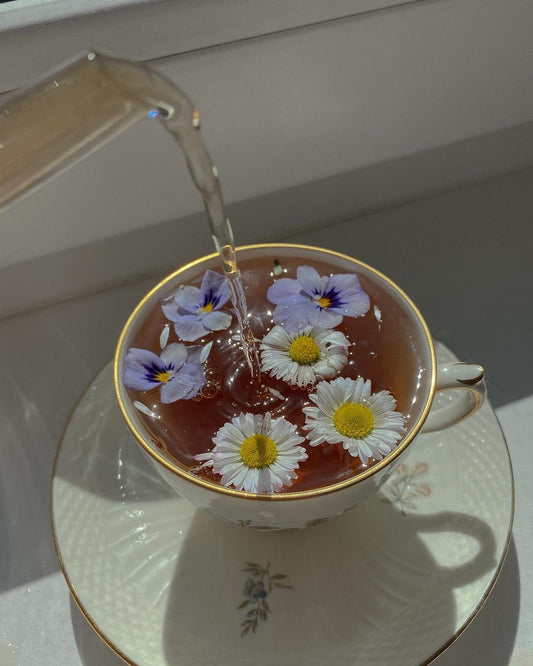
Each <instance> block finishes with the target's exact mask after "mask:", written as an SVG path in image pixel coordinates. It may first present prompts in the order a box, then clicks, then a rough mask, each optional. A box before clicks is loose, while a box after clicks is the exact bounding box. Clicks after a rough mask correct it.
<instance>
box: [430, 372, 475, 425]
mask: <svg viewBox="0 0 533 666" xmlns="http://www.w3.org/2000/svg"><path fill="white" fill-rule="evenodd" d="M450 389H461V391H460V392H457V393H453V394H450V396H449V398H450V399H449V400H448V401H446V403H445V404H440V405H435V404H433V406H432V407H431V411H430V412H429V416H428V418H427V419H426V422H425V423H424V427H423V428H422V432H433V431H434V430H443V429H444V428H449V427H450V426H452V425H455V424H456V423H459V422H460V421H462V420H463V419H466V418H467V416H470V415H471V414H474V412H477V410H478V409H479V408H480V407H481V405H482V404H483V401H484V400H485V397H486V395H487V387H486V385H485V371H484V370H483V368H482V367H481V366H480V365H476V364H474V363H439V365H438V366H437V385H436V387H435V392H436V393H439V392H441V391H449V390H450Z"/></svg>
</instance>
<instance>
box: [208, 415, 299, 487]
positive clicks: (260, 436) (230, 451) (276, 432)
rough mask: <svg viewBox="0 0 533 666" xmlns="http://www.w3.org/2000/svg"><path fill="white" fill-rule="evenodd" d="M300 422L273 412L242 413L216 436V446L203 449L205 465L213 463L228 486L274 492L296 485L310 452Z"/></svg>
mask: <svg viewBox="0 0 533 666" xmlns="http://www.w3.org/2000/svg"><path fill="white" fill-rule="evenodd" d="M303 441H304V439H303V437H300V436H299V435H298V434H297V433H296V426H295V425H292V424H291V423H289V422H288V421H286V420H285V419H284V418H277V419H272V418H271V415H270V414H269V413H267V414H265V415H264V416H263V415H261V414H240V415H239V416H236V417H235V418H233V419H232V420H231V422H230V423H225V424H224V425H223V426H222V428H220V430H219V431H218V432H217V434H216V435H215V437H213V442H214V443H215V446H214V448H213V449H212V450H211V451H209V452H208V453H200V454H199V455H197V456H195V457H196V460H200V461H205V462H204V464H203V465H202V467H212V468H213V471H214V472H216V473H217V474H220V475H221V477H222V479H221V481H222V484H223V485H224V486H234V487H235V488H236V489H237V490H245V491H246V492H250V493H273V492H276V491H278V490H281V488H282V487H283V486H290V485H292V480H293V479H295V478H296V477H297V474H296V473H295V471H294V470H295V469H297V468H298V467H299V463H300V462H301V461H302V460H306V459H307V453H306V451H305V449H304V448H303V447H302V446H299V444H301V443H302V442H303Z"/></svg>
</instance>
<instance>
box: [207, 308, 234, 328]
mask: <svg viewBox="0 0 533 666" xmlns="http://www.w3.org/2000/svg"><path fill="white" fill-rule="evenodd" d="M202 324H203V325H204V326H205V327H206V328H208V329H209V330H210V331H223V330H225V329H226V328H228V327H229V325H230V324H231V315H230V314H229V313H228V312H220V311H219V310H214V311H213V312H208V313H207V314H204V315H202Z"/></svg>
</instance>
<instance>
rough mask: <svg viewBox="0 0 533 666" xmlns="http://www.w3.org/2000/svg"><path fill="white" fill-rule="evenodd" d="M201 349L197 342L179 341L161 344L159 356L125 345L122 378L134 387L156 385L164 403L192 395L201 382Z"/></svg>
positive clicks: (203, 381)
mask: <svg viewBox="0 0 533 666" xmlns="http://www.w3.org/2000/svg"><path fill="white" fill-rule="evenodd" d="M202 352H203V348H202V347H201V346H200V345H194V346H190V347H186V346H185V345H182V344H180V343H179V342H174V343H172V344H170V345H168V346H167V347H165V348H164V349H163V351H162V352H161V356H157V354H154V353H153V352H151V351H148V350H146V349H135V348H132V349H128V353H127V354H126V358H125V359H124V372H123V374H122V380H123V382H124V385H125V386H126V387H127V388H129V389H133V390H134V391H150V390H151V389H154V388H156V387H158V386H159V387H160V395H161V402H164V403H169V402H175V401H176V400H188V399H190V398H194V396H195V395H196V394H197V393H198V392H199V391H200V389H201V388H202V386H203V385H204V383H205V377H204V370H203V368H202V364H201V357H202V355H203V354H202Z"/></svg>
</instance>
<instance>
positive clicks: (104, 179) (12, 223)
mask: <svg viewBox="0 0 533 666" xmlns="http://www.w3.org/2000/svg"><path fill="white" fill-rule="evenodd" d="M19 2H20V3H24V2H25V0H18V1H17V3H13V5H19ZM26 2H27V0H26ZM10 4H11V3H8V5H6V6H5V7H9V5H10ZM30 4H31V3H30ZM52 4H54V3H52ZM58 4H59V5H61V6H62V7H63V8H64V6H65V3H64V2H63V3H61V2H60V3H58ZM74 4H76V3H74ZM119 4H120V3H119ZM215 4H216V6H217V7H218V9H217V10H213V7H214V5H213V4H212V3H210V2H202V3H199V4H198V5H196V3H189V2H179V3H170V5H169V3H167V2H160V3H158V2H155V3H151V5H150V7H148V6H147V5H146V3H139V4H138V5H134V8H133V9H135V10H139V11H140V10H142V12H143V14H142V15H141V16H140V17H139V16H137V18H136V16H135V12H133V14H132V16H131V22H128V21H125V22H124V23H123V30H122V32H121V34H123V35H125V37H124V39H123V45H124V50H125V51H126V55H129V56H132V57H135V56H136V55H137V54H136V52H135V49H133V50H131V36H132V35H138V34H139V33H142V34H143V36H144V37H143V39H142V40H141V41H140V44H139V48H138V53H139V54H140V56H141V57H142V56H144V57H153V56H159V55H160V54H161V51H166V50H167V51H168V49H169V48H170V47H171V46H172V43H171V40H170V36H169V34H168V33H167V31H166V30H164V29H163V28H161V26H160V27H159V32H161V31H163V33H164V34H161V35H159V32H158V30H156V25H155V23H154V17H157V15H158V14H157V11H158V8H160V9H161V10H164V12H167V14H165V17H164V18H165V19H166V20H167V23H168V26H171V25H172V23H171V21H170V19H169V18H168V16H169V15H172V17H173V20H174V21H175V22H176V21H177V23H179V18H180V13H181V15H182V17H183V20H184V25H185V26H186V27H187V28H188V32H187V30H185V32H184V34H185V35H189V38H188V39H189V42H186V48H185V50H187V49H189V47H190V48H191V49H193V50H191V51H189V52H186V53H182V54H181V55H175V56H169V57H163V58H161V59H160V60H157V62H154V66H156V67H157V68H159V69H160V70H161V71H162V72H164V73H165V74H166V75H167V76H169V77H171V78H172V79H174V80H175V81H176V82H179V84H180V85H181V86H182V88H183V89H184V90H185V91H186V92H187V93H188V95H189V96H190V97H191V98H192V99H193V100H194V101H195V102H196V104H197V105H198V107H199V109H200V111H201V113H202V121H203V125H202V126H203V134H204V137H205V139H206V142H207V145H208V148H209V150H210V152H211V154H212V156H213V158H214V160H215V162H216V164H217V166H218V168H219V171H220V173H221V180H222V185H223V188H224V191H225V195H226V199H227V201H228V202H233V203H235V202H240V201H244V200H253V199H254V198H256V197H261V196H264V195H267V194H268V193H275V192H278V191H281V190H286V189H288V188H294V187H295V186H298V185H302V184H306V183H312V182H313V181H317V180H323V179H327V178H331V177H334V176H336V175H338V174H345V173H351V172H357V171H358V170H362V169H365V168H368V167H370V166H371V165H376V164H380V163H382V164H387V163H388V162H390V161H391V160H395V159H399V158H404V157H405V156H409V155H414V154H425V153H427V154H430V153H431V151H432V150H434V149H437V148H439V147H443V146H447V145H449V144H455V143H457V142H461V141H465V140H470V139H473V138H475V137H483V136H491V135H493V134H494V133H498V132H501V131H502V130H505V129H507V130H509V129H513V130H516V129H518V130H519V129H520V127H521V126H524V127H526V128H527V129H528V131H530V128H529V126H528V125H527V123H528V122H530V121H532V120H533V91H532V89H531V85H530V78H531V71H532V70H533V44H532V40H531V25H533V4H532V3H527V2H523V1H521V0H510V1H508V2H505V3H502V2H501V0H435V1H433V0H423V1H422V2H415V3H407V4H403V5H401V6H397V7H393V8H391V9H387V10H383V11H376V12H369V13H362V14H357V15H353V16H350V17H347V18H337V19H336V20H325V19H326V17H327V16H328V15H329V16H333V17H334V18H335V17H336V16H343V15H344V14H346V13H352V14H353V13H354V12H357V11H364V10H365V6H364V5H363V4H362V3H357V2H355V3H350V2H346V1H345V2H340V1H339V2H331V3H325V2H318V1H316V2H312V3H310V4H309V5H305V3H298V2H289V3H288V4H287V7H288V8H289V9H290V11H288V12H287V17H283V11H282V9H281V5H280V4H279V3H275V5H274V9H277V10H278V13H277V14H276V13H275V12H271V13H269V15H268V16H267V15H266V14H265V13H264V5H268V4H269V3H257V5H256V6H255V10H257V12H259V14H257V16H258V17H260V18H262V20H263V21H264V25H263V31H264V32H268V31H274V32H271V34H265V35H264V36H257V37H253V38H248V37H249V36H250V35H256V34H257V31H258V30H260V29H261V27H262V24H261V22H258V20H257V17H256V16H255V15H254V13H253V12H252V13H251V14H250V15H245V16H243V17H242V20H241V22H240V23H239V17H240V14H239V10H240V11H241V12H242V11H243V7H244V5H245V4H246V3H244V4H243V3H239V2H237V1H236V0H235V2H234V1H233V0H228V4H227V7H228V16H229V17H230V18H231V19H232V21H228V20H227V17H226V18H225V16H226V15H225V14H224V11H223V10H222V9H221V7H224V6H225V4H224V2H218V3H215ZM282 4H284V3H282ZM326 5H330V10H329V11H330V13H329V14H327V13H326V11H327V9H325V7H326ZM367 5H368V3H367ZM20 6H22V5H20ZM169 7H170V8H171V9H172V8H173V12H171V11H170V9H169ZM302 8H303V9H302ZM148 9H150V11H151V12H152V14H150V15H148V13H147V10H148ZM350 9H352V11H351V12H350ZM210 10H212V11H216V12H217V13H216V16H215V18H216V20H210V21H208V22H207V27H206V28H203V27H202V29H199V30H198V31H196V32H197V33H198V34H196V37H194V38H193V37H191V36H190V35H191V34H192V35H193V36H194V34H195V32H194V30H192V28H193V27H194V26H195V25H197V26H198V27H199V26H203V25H204V24H203V23H201V14H202V12H207V14H205V16H208V17H209V16H211V17H212V14H210V13H209V11H210ZM297 10H299V11H300V14H298V11H297ZM117 11H118V10H117ZM261 11H262V12H263V14H261ZM168 12H170V14H168ZM308 12H309V13H308ZM113 16H115V15H114V14H113ZM148 16H150V18H148ZM280 17H282V18H280ZM1 18H2V14H1V13H0V19H1ZM4 18H5V16H4ZM19 18H20V16H19ZM115 18H116V17H115ZM317 21H318V23H317ZM298 23H300V24H302V23H303V24H307V23H314V25H309V26H307V25H306V26H302V27H298V28H293V27H292V26H294V25H298ZM58 25H61V26H62V30H61V32H60V35H61V37H60V36H59V33H58V34H57V35H56V34H55V32H54V31H55V30H56V29H57V26H58ZM69 25H70V23H69V22H68V21H67V22H66V23H65V22H62V23H61V22H60V23H59V24H58V23H50V24H49V25H45V26H41V27H39V28H36V27H32V26H30V27H27V26H25V23H24V21H22V20H19V22H18V24H17V22H16V21H15V20H14V18H13V17H12V25H11V27H10V29H9V30H8V31H7V32H6V33H5V35H4V36H3V37H2V41H1V42H0V55H1V56H2V62H3V63H6V62H8V61H10V62H11V63H12V64H13V63H14V64H15V65H16V64H17V63H19V64H20V66H18V67H14V70H10V68H6V67H2V72H1V79H0V82H3V84H4V85H3V88H4V89H6V87H9V86H10V85H13V83H17V81H23V80H24V81H27V80H28V75H29V71H30V69H31V70H33V69H34V72H35V74H39V73H40V72H41V71H42V70H43V69H47V68H48V67H49V65H50V62H49V60H50V52H49V51H50V50H52V51H53V52H54V53H55V54H57V53H58V52H59V51H62V49H64V48H66V47H68V48H69V49H70V48H71V47H72V51H73V52H74V46H75V47H76V49H75V50H77V51H80V50H81V49H82V48H83V47H85V46H88V45H90V44H91V41H92V40H91V36H92V37H93V38H95V39H96V38H97V37H100V38H101V39H103V38H104V37H105V38H107V39H108V42H107V43H105V39H103V43H104V47H105V46H108V48H107V50H109V45H110V43H111V41H112V38H113V35H115V37H116V36H117V28H116V25H115V24H114V23H113V21H108V17H106V15H105V14H104V15H102V14H97V15H95V16H94V15H93V16H86V17H81V18H78V19H76V20H75V21H74V22H72V26H73V28H72V31H69V29H68V26H69ZM283 25H286V26H287V27H288V28H289V29H287V30H283V29H282V26H283ZM21 26H22V27H21ZM80 26H81V27H80ZM99 26H100V28H102V30H99ZM106 26H107V27H108V28H109V31H110V34H109V35H108V34H107V33H106V30H105V28H106ZM113 26H115V27H113ZM143 26H144V28H145V29H144V31H143V30H142V28H143ZM232 26H233V27H232ZM218 28H220V31H219V32H220V40H222V41H223V40H224V39H230V40H232V41H230V43H228V44H226V45H221V46H212V47H211V48H204V46H205V44H206V43H217V42H218V41H219V40H218V39H217V29H218ZM113 30H115V32H113ZM191 30H192V33H191ZM47 31H49V32H50V35H54V36H55V37H57V40H56V41H57V44H55V45H54V44H53V43H54V40H47V41H48V43H49V44H50V47H49V49H48V50H45V52H44V56H43V58H44V62H43V60H39V59H37V58H32V59H31V62H30V61H28V56H27V54H26V55H24V53H25V49H26V48H28V49H29V50H30V54H32V53H33V40H32V39H30V37H32V36H35V35H37V36H38V38H37V37H35V41H36V42H38V41H39V39H41V40H42V38H43V35H44V36H45V37H46V34H47ZM150 31H153V33H152V34H153V35H159V37H160V39H158V38H157V37H151V36H150ZM119 33H120V31H119ZM207 33H208V34H207ZM13 35H15V36H18V39H17V40H14V39H13ZM106 35H107V37H106ZM4 37H7V40H6V39H4ZM25 37H26V38H27V39H25ZM75 37H76V40H75V41H76V44H75V45H74V44H73V43H72V42H73V39H74V38H75ZM126 37H127V38H126ZM81 38H83V41H80V40H81ZM184 39H185V37H184ZM234 39H236V40H237V41H233V40H234ZM110 40H111V41H110ZM96 41H98V39H96ZM93 43H96V42H93ZM120 43H121V40H120V39H119V38H118V37H117V41H116V44H118V45H120ZM128 44H129V45H130V47H129V48H130V50H128V48H126V46H127V45H128ZM52 45H53V48H52ZM198 45H199V46H200V48H198ZM2 48H3V49H4V51H3V52H2ZM176 50H179V49H176ZM30 65H31V67H30ZM9 70H10V71H11V73H10V71H9ZM13 71H15V75H13ZM504 152H505V151H504ZM489 161H490V160H489ZM528 162H533V147H532V146H531V142H525V141H524V142H520V141H515V142H514V144H513V148H512V151H510V152H509V154H508V155H507V156H506V159H505V161H504V167H505V168H506V169H509V170H511V169H513V168H518V167H519V166H523V165H524V164H527V163H528ZM474 163H475V160H474ZM486 168H487V167H486V166H485V159H484V158H482V157H481V153H480V159H479V161H478V163H477V164H475V167H474V168H472V164H470V169H469V178H471V177H472V176H475V177H478V178H481V177H483V176H484V175H485V169H486ZM502 168H503V167H502ZM460 170H461V169H460V165H459V169H458V173H457V175H456V176H453V177H450V175H448V180H445V182H443V183H442V185H443V186H446V185H449V184H450V181H451V182H452V183H453V184H460V183H461V173H460ZM472 172H474V173H472ZM437 177H438V176H437ZM377 185H378V186H379V182H378V183H377ZM382 189H383V193H382V197H381V199H380V197H379V196H376V197H375V200H374V202H373V203H374V205H376V206H379V205H383V204H385V203H386V202H387V200H388V193H387V184H386V183H383V187H382ZM410 194H411V195H416V194H417V192H416V187H415V188H414V189H413V191H412V192H411V193H410ZM361 196H363V198H364V193H361V194H360V193H359V192H358V191H357V190H356V189H354V191H353V193H352V197H353V210H352V211H351V212H352V213H354V212H357V210H358V209H359V208H360V203H359V199H360V198H361ZM330 203H331V205H330V207H329V209H328V217H329V218H334V217H335V216H336V215H338V214H340V213H339V210H340V209H339V210H337V209H336V203H335V201H331V202H330ZM346 206H347V202H346V201H343V202H342V213H343V214H346V213H348V212H350V211H347V210H346ZM200 210H201V204H200V201H199V197H198V195H197V193H196V191H195V190H194V189H193V187H192V185H191V183H190V181H189V177H188V175H187V173H186V169H185V167H184V166H183V164H182V157H181V154H178V151H177V150H176V149H175V148H174V146H173V145H172V143H171V141H170V139H169V138H168V137H167V135H166V134H165V133H164V132H163V131H162V129H161V128H160V127H159V126H158V125H157V122H153V121H143V122H142V123H140V124H139V125H137V126H135V127H134V128H132V129H130V130H129V131H128V132H127V133H126V134H124V135H122V136H120V137H119V138H118V139H116V140H115V141H114V142H112V143H111V144H108V145H107V146H106V147H105V148H103V149H102V150H101V151H100V152H99V153H97V154H95V155H93V156H91V157H89V158H88V159H87V160H85V161H84V162H82V163H81V164H79V165H77V166H76V167H74V168H73V169H71V170H70V171H69V172H67V173H65V174H63V175H61V176H60V177H58V178H57V179H56V180H55V181H53V182H51V183H49V184H47V186H46V187H45V188H43V189H41V190H39V191H37V192H35V193H34V194H32V195H31V196H30V197H28V198H26V199H25V200H23V201H21V202H19V203H16V204H14V205H13V206H12V207H11V208H9V209H8V210H6V211H4V212H3V213H2V214H0V230H1V238H2V242H1V244H0V267H6V266H13V265H16V264H20V263H21V262H25V261H27V260H30V259H34V258H38V257H42V256H46V255H51V254H52V253H55V252H59V251H64V250H69V249H70V248H77V247H80V246H83V245H84V244H86V243H91V242H94V241H98V240H100V239H105V238H111V237H113V236H117V235H121V234H127V233H128V232H131V231H133V230H139V229H143V228H146V227H148V226H150V225H155V224H159V223H162V222H165V221H168V220H173V219H177V220H180V219H185V218H186V217H187V216H190V215H192V214H195V213H197V212H199V211H200ZM314 222H315V223H316V222H317V221H316V220H314ZM275 223H276V221H275V220H273V224H274V228H275ZM249 224H250V225H251V227H252V228H253V226H254V219H253V216H252V217H251V218H250V220H249ZM261 224H262V225H264V222H262V223H261ZM288 224H289V226H290V219H289V222H288ZM298 224H302V220H301V219H299V220H298ZM264 229H265V227H264V226H261V227H257V228H256V229H255V233H256V235H257V236H258V237H261V233H264ZM283 229H284V231H285V232H286V231H287V221H286V220H284V223H283ZM195 234H196V231H195ZM205 234H206V237H208V231H207V225H206V227H205ZM188 235H189V229H188V228H187V227H186V226H185V224H183V225H181V226H180V224H179V222H178V223H177V225H176V239H177V243H179V244H181V245H182V244H183V243H184V242H185V243H187V239H188ZM156 251H157V250H155V249H154V252H156ZM102 270H103V271H104V272H105V267H103V268H101V270H100V276H101V272H102ZM142 270H143V267H142V266H139V272H142Z"/></svg>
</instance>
